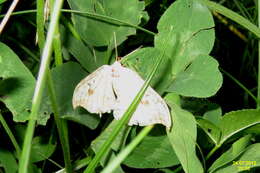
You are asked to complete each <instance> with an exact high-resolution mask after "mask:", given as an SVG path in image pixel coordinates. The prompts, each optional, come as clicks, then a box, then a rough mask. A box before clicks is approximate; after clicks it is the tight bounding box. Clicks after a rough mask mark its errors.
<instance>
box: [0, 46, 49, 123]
mask: <svg viewBox="0 0 260 173" xmlns="http://www.w3.org/2000/svg"><path fill="white" fill-rule="evenodd" d="M0 77H1V78H2V79H3V81H2V82H1V86H0V101H2V102H4V103H5V105H6V107H7V108H8V109H9V110H10V111H11V112H12V114H13V119H14V121H18V122H23V121H26V120H28V118H29V114H30V109H31V101H32V97H33V92H34V87H35V79H34V77H33V75H32V74H31V72H30V71H29V70H28V69H27V68H26V66H25V65H24V64H23V63H22V61H21V60H20V59H19V58H18V57H17V55H16V54H15V53H14V52H13V51H12V50H11V49H10V48H9V47H8V46H6V45H5V44H3V43H0ZM43 99H44V101H42V103H43V104H42V105H41V110H40V112H39V113H38V123H39V124H46V121H47V120H48V119H49V115H50V110H49V107H48V100H47V97H44V98H43Z"/></svg>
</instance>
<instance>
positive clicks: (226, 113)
mask: <svg viewBox="0 0 260 173" xmlns="http://www.w3.org/2000/svg"><path fill="white" fill-rule="evenodd" d="M46 2H47V1H46ZM43 3H44V0H39V1H33V0H31V1H27V2H24V4H22V3H21V4H18V6H17V11H19V12H13V15H12V16H11V19H9V21H8V24H7V25H6V26H5V28H4V29H3V31H0V33H1V32H2V34H1V37H0V103H1V104H0V122H1V125H0V129H1V130H2V131H3V133H1V134H0V138H1V141H3V142H1V144H0V173H1V172H7V173H9V172H10V173H12V172H17V171H18V169H19V168H20V169H19V172H20V173H23V172H29V173H30V172H39V173H41V172H55V171H57V172H58V171H59V172H65V171H66V172H67V173H70V172H72V171H73V172H93V170H94V169H95V171H96V172H112V171H113V172H118V173H123V172H137V171H142V172H165V173H168V172H181V171H182V172H185V173H193V172H194V173H197V172H210V173H215V172H222V173H229V172H242V171H244V170H246V169H247V170H249V169H250V171H251V172H257V169H258V168H257V167H259V166H260V157H259V156H260V153H259V149H260V148H259V147H260V146H259V142H260V141H259V133H260V131H259V124H260V118H259V117H260V111H259V109H258V108H259V103H257V100H259V99H260V95H259V94H258V95H257V94H256V93H260V91H259V90H260V86H259V85H258V84H257V83H256V82H255V81H258V78H257V76H259V73H258V72H257V70H256V69H257V68H258V66H257V65H256V63H255V62H256V60H255V59H256V58H255V57H256V56H257V53H256V52H257V51H255V47H256V46H257V43H258V42H257V41H256V40H257V39H256V37H259V33H260V30H259V29H258V28H257V26H256V25H254V24H253V23H255V21H256V20H257V15H260V14H257V11H256V9H257V8H256V4H254V3H253V2H251V3H249V2H242V1H241V2H240V1H238V0H234V3H230V2H228V1H225V0H224V1H221V2H212V1H208V0H176V1H174V2H168V1H154V0H145V1H139V0H110V1H102V0H95V1H85V0H78V1H75V0H68V1H64V3H63V8H62V10H61V14H60V16H59V12H60V11H59V5H58V3H60V5H61V3H62V1H59V2H58V1H53V0H52V1H51V0H50V1H49V6H46V7H45V8H47V9H48V10H49V12H50V13H47V11H45V14H43V12H44V11H43V8H44V4H43ZM35 4H37V5H36V6H35ZM224 6H226V7H227V8H226V7H224ZM9 7H10V4H9V2H8V1H5V0H0V11H1V14H3V15H2V16H1V17H4V16H5V13H6V10H5V9H8V8H9ZM248 7H250V8H248ZM34 9H36V10H34ZM155 9H156V10H155ZM232 10H233V11H232ZM216 12H218V13H216ZM221 14H222V15H224V16H225V17H224V16H221ZM55 15H56V17H55ZM213 15H214V16H215V18H213ZM35 16H36V18H37V20H36V21H37V22H36V21H35ZM47 16H48V17H47ZM227 18H229V19H230V20H228V19H227ZM58 19H59V20H58ZM58 21H59V25H57V26H56V25H55V23H56V22H58ZM232 21H233V22H232ZM234 22H237V23H234ZM35 27H36V29H35ZM52 28H53V30H52ZM231 28H233V29H231ZM229 29H230V31H229ZM36 30H37V33H36V32H35V31H36ZM222 33H224V34H223V35H222ZM35 35H37V36H35ZM245 35H246V36H245ZM45 36H46V41H45ZM37 40H38V41H39V43H37ZM35 41H36V45H35V44H34V43H35ZM43 42H45V43H44V44H45V46H43V45H41V44H42V43H43ZM237 43H238V46H239V48H237V47H234V44H237ZM52 50H53V51H54V54H52V53H51V52H52ZM118 55H119V57H121V56H123V57H122V58H121V60H120V62H121V63H122V64H123V65H124V66H126V67H128V68H131V69H132V70H134V71H136V72H137V73H138V74H139V75H140V76H141V77H142V78H143V79H144V80H146V83H145V85H144V86H143V88H142V89H141V90H140V92H139V93H138V95H137V97H136V98H135V100H134V101H133V103H132V104H131V106H130V107H129V108H128V110H127V111H126V113H125V115H124V116H123V118H122V119H121V120H120V121H117V120H113V119H112V116H111V115H110V113H107V114H104V115H103V116H102V117H99V116H98V115H95V114H91V113H89V112H88V111H87V110H84V109H83V108H76V109H73V107H72V96H73V91H74V89H75V87H76V85H77V84H78V83H79V82H80V81H81V80H82V79H83V78H84V77H85V76H87V75H88V74H90V73H91V72H93V71H94V70H96V69H97V68H98V67H100V66H101V65H104V64H112V63H113V62H114V61H115V60H117V59H118V57H117V56H118ZM234 55H236V56H234ZM232 56H234V57H235V58H236V59H234V58H233V57H232ZM249 57H251V58H249ZM252 57H254V58H252ZM225 58H226V59H225ZM229 61H230V62H229ZM221 72H222V73H221ZM222 74H224V76H222ZM231 74H236V75H237V76H232V75H231ZM236 78H238V79H236ZM223 79H224V80H223ZM39 81H40V82H39ZM223 81H224V82H223ZM225 82H227V83H225ZM232 82H233V83H232ZM149 83H150V85H151V86H152V87H153V88H154V89H155V90H156V91H157V92H158V93H159V94H160V95H161V96H162V97H163V98H164V100H165V101H166V102H167V104H168V106H169V108H170V112H171V118H172V127H171V128H170V129H166V128H165V127H163V126H162V125H154V126H151V127H149V129H148V128H147V127H138V126H133V127H129V126H127V125H125V124H126V122H127V120H128V119H129V117H130V116H131V115H132V113H133V112H134V110H135V107H136V106H137V105H138V103H139V102H140V100H141V97H142V95H143V94H144V92H145V89H146V88H147V86H148V84H149ZM38 85H39V86H38ZM39 88H42V90H41V89H39ZM37 89H38V92H37ZM104 90H105V88H104ZM241 91H244V92H243V93H242V92H241ZM125 92H128V91H125ZM255 95H257V96H255ZM250 96H251V97H252V98H251V97H250ZM35 98H37V99H38V102H37V101H35ZM255 107H256V108H255ZM222 112H223V113H222ZM35 121H36V122H37V123H36V124H35V123H34V122H35ZM25 122H29V123H28V125H27V124H26V123H25ZM34 128H35V130H34ZM145 130H146V131H145ZM150 130H151V131H150ZM4 132H6V134H7V135H5V133H4ZM148 132H150V133H149V134H148V135H147V133H148ZM30 134H31V135H32V134H34V137H33V138H32V137H31V136H30ZM140 141H141V142H140ZM23 144H28V145H23ZM13 146H14V147H13ZM60 146H62V147H60ZM129 146H131V147H129ZM24 159H25V160H28V162H26V161H24ZM63 162H64V164H63ZM71 164H72V169H73V170H71ZM111 165H113V166H112V167H113V169H114V170H112V169H111V170H109V169H105V168H110V166H111ZM21 167H22V168H26V171H24V169H22V168H21Z"/></svg>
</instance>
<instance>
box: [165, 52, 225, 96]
mask: <svg viewBox="0 0 260 173" xmlns="http://www.w3.org/2000/svg"><path fill="white" fill-rule="evenodd" d="M195 58H196V59H195V60H194V61H193V62H192V63H191V64H190V65H189V66H188V67H187V68H186V69H185V70H184V71H182V72H180V73H179V74H178V75H177V77H176V79H175V80H174V81H173V83H172V84H171V85H170V86H169V88H168V89H167V91H169V92H175V93H177V94H180V95H183V96H190V97H209V96H212V95H214V94H215V93H216V92H217V91H218V90H219V88H220V87H221V85H222V80H223V79H222V75H221V73H220V72H219V69H218V62H217V61H216V60H215V59H213V58H211V57H210V56H208V55H202V54H200V55H198V56H196V57H195Z"/></svg>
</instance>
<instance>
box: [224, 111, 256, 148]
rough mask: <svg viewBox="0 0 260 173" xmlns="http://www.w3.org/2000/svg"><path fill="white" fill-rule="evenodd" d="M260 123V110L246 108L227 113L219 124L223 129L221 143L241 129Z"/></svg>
mask: <svg viewBox="0 0 260 173" xmlns="http://www.w3.org/2000/svg"><path fill="white" fill-rule="evenodd" d="M259 123H260V110H256V109H245V110H239V111H232V112H229V113H227V114H225V115H224V116H223V118H222V120H221V122H220V124H219V127H220V129H221V131H222V136H221V140H220V144H222V143H224V142H225V141H226V140H227V139H228V138H230V137H231V136H233V135H235V134H237V133H239V132H240V131H242V130H244V129H246V128H248V127H251V126H253V125H256V124H259Z"/></svg>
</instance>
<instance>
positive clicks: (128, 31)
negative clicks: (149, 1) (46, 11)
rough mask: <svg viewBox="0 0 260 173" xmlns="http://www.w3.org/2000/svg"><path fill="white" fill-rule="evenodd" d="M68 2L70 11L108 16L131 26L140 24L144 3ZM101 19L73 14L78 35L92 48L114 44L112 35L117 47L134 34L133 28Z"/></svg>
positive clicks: (83, 0)
mask: <svg viewBox="0 0 260 173" xmlns="http://www.w3.org/2000/svg"><path fill="white" fill-rule="evenodd" d="M68 2H69V5H70V7H71V9H72V10H78V11H82V12H88V13H94V14H97V15H103V16H108V17H111V18H114V19H117V20H121V21H124V22H128V23H131V24H133V25H138V24H139V23H140V21H141V17H142V16H143V9H144V3H143V2H140V1H138V0H131V1H125V0H110V1H102V0H96V1H85V0H78V1H74V0H68ZM129 7H131V8H129ZM102 19H103V18H98V19H97V18H95V17H86V16H84V14H73V20H74V22H75V27H76V29H77V31H78V33H79V34H80V36H81V37H82V39H83V40H84V41H86V42H87V43H90V44H91V45H93V46H107V45H110V44H111V43H114V34H115V35H116V42H117V45H119V44H121V43H122V42H123V41H124V40H126V39H127V36H129V35H133V34H135V32H136V30H135V28H133V27H129V26H125V25H121V26H119V25H115V24H114V22H113V21H110V20H109V19H106V20H105V21H103V20H102ZM111 22H113V23H111Z"/></svg>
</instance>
